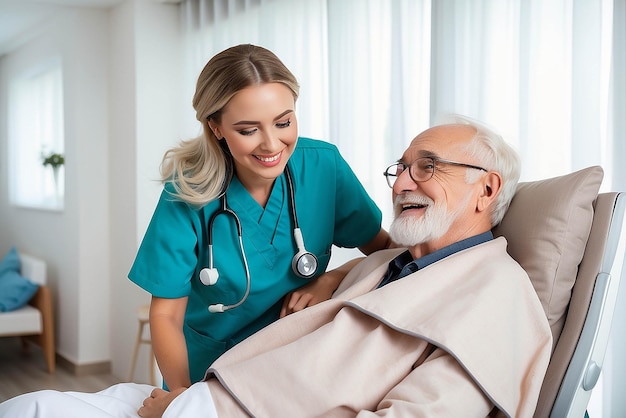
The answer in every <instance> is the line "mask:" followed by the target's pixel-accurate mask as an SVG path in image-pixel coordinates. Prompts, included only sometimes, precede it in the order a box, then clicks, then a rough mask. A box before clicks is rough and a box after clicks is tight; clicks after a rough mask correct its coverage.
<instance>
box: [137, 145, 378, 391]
mask: <svg viewBox="0 0 626 418" xmlns="http://www.w3.org/2000/svg"><path fill="white" fill-rule="evenodd" d="M288 164H289V169H290V171H291V176H292V179H293V184H294V193H295V203H296V214H297V217H298V223H299V226H300V229H301V231H302V236H303V239H304V244H305V247H306V249H307V250H308V251H310V252H312V253H313V254H315V256H316V257H317V259H318V267H317V270H316V273H315V277H317V276H319V275H320V274H322V273H323V272H324V271H325V270H326V267H327V266H328V262H329V259H330V255H331V246H332V245H333V244H334V245H336V246H339V247H349V248H354V247H358V246H361V245H364V244H366V243H368V242H369V241H371V240H372V239H373V238H374V237H375V236H376V234H377V233H378V231H379V230H380V228H381V220H382V214H381V212H380V210H379V209H378V207H377V206H376V204H375V203H374V202H373V201H372V200H371V198H370V197H369V196H368V194H367V193H366V191H365V189H364V188H363V186H362V185H361V183H360V182H359V180H358V179H357V177H356V176H355V174H354V173H353V171H352V170H351V169H350V167H349V166H348V164H347V163H346V162H345V160H344V159H343V158H342V157H341V155H340V154H339V152H338V150H337V148H336V147H335V146H334V145H332V144H330V143H327V142H323V141H318V140H313V139H308V138H299V139H298V143H297V145H296V148H295V150H294V153H293V155H292V156H291V158H290V160H289V163H288ZM171 191H172V188H171V185H166V187H165V189H164V190H163V192H162V194H161V197H160V199H159V202H158V203H157V206H156V209H155V211H154V214H153V216H152V220H151V221H150V224H149V225H148V229H147V231H146V234H145V236H144V238H143V241H142V243H141V245H140V247H139V250H138V252H137V256H136V258H135V262H134V263H133V266H132V268H131V270H130V273H129V275H128V277H129V278H130V280H132V281H133V282H135V283H136V284H137V285H139V286H140V287H142V288H143V289H145V290H146V291H148V292H149V293H151V294H152V295H154V296H156V297H161V298H180V297H185V296H187V297H188V298H189V299H188V303H187V311H186V314H185V323H184V327H183V331H184V334H185V339H186V342H187V351H188V358H189V370H190V378H191V382H192V383H195V382H197V381H200V380H202V378H203V376H204V373H205V371H206V369H207V368H208V367H209V366H210V365H211V363H212V362H213V361H214V360H215V359H217V357H219V356H220V355H221V354H223V353H224V352H225V351H226V350H228V349H229V348H230V347H232V346H234V345H235V344H237V343H238V342H240V341H241V340H243V339H244V338H246V337H248V336H250V335H251V334H253V333H254V332H256V331H258V330H259V329H261V328H263V327H265V326H266V325H269V324H270V323H271V322H273V321H275V320H277V319H278V317H279V312H280V307H281V305H282V299H283V297H284V296H285V295H286V294H287V293H289V292H291V291H293V290H295V289H297V288H299V287H301V286H303V285H305V284H307V283H308V282H309V280H308V279H303V278H301V277H298V276H296V274H295V273H294V272H293V271H292V269H291V260H292V258H293V256H294V255H295V254H296V253H297V252H298V249H297V245H296V243H295V241H294V238H293V228H294V221H293V219H292V214H291V209H290V204H289V194H288V188H287V182H286V178H285V175H284V173H283V174H281V175H280V176H279V177H278V178H277V180H276V182H275V183H274V186H273V189H272V192H271V194H270V197H269V200H268V202H267V204H266V206H265V208H263V207H261V206H260V205H259V204H258V203H257V202H256V201H255V200H254V199H253V198H252V196H251V195H250V194H249V193H248V191H247V190H246V189H245V188H244V187H243V185H242V184H241V183H240V181H239V179H238V178H237V177H236V176H235V177H234V178H233V179H232V181H231V183H230V185H229V187H228V189H227V192H226V196H227V201H228V206H229V207H230V208H231V209H232V210H233V211H234V212H235V213H236V214H237V216H238V218H239V220H240V222H241V227H242V239H243V246H244V249H245V255H246V259H247V261H248V266H249V270H250V280H251V288H250V294H249V296H248V298H247V299H246V300H245V302H244V303H243V304H242V305H240V306H239V307H236V308H233V309H231V310H228V311H226V312H224V313H209V312H208V306H209V305H211V304H216V303H222V304H224V305H231V304H235V303H237V302H238V301H239V300H240V299H241V298H242V297H243V295H244V293H245V289H246V274H245V268H244V264H243V259H242V254H241V250H240V246H239V237H238V233H237V227H236V224H235V221H234V219H233V217H232V216H230V215H224V214H221V215H218V216H217V217H216V218H215V220H214V222H213V226H212V233H213V266H214V267H216V268H217V269H218V271H219V279H218V281H217V283H216V284H215V285H213V286H205V285H203V284H202V283H201V282H200V279H199V277H198V274H199V272H200V270H202V269H203V268H204V267H208V266H209V261H208V230H209V225H208V223H209V219H210V218H211V215H212V214H213V213H214V212H215V211H216V210H217V209H218V208H219V207H220V202H219V200H215V201H212V202H209V203H208V204H207V205H206V206H204V207H202V208H200V209H198V208H194V207H192V206H190V205H188V204H186V203H184V202H181V201H180V200H177V199H176V198H175V197H173V196H172V195H171ZM203 224H204V228H203Z"/></svg>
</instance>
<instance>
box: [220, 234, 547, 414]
mask: <svg viewBox="0 0 626 418" xmlns="http://www.w3.org/2000/svg"><path fill="white" fill-rule="evenodd" d="M401 251H402V250H387V251H381V252H378V253H376V254H374V255H372V256H370V257H368V258H367V259H366V260H365V261H363V262H362V263H360V264H359V266H357V268H355V269H354V270H353V271H352V272H351V273H350V274H349V275H348V276H347V277H346V278H345V279H344V281H343V283H342V285H341V287H340V288H339V289H338V290H337V292H336V293H335V295H334V296H333V299H331V300H330V301H327V302H324V303H321V304H319V305H316V306H313V307H311V308H307V309H306V310H304V311H302V312H299V313H297V314H294V315H290V316H289V317H287V318H285V319H284V320H281V321H278V322H277V323H275V324H272V325H270V326H269V327H267V328H266V329H264V330H262V331H261V332H259V333H257V334H256V335H254V336H252V337H250V338H249V339H247V340H245V341H244V342H242V343H240V344H239V345H237V346H236V347H235V348H234V349H232V350H231V351H229V352H227V353H226V354H225V355H223V356H222V357H221V358H219V359H218V360H217V361H216V362H215V363H214V365H213V366H212V368H210V369H209V371H208V376H209V377H216V378H217V379H215V378H212V379H210V380H209V385H210V387H211V392H212V393H213V398H214V399H215V403H216V405H217V410H218V413H219V416H224V417H236V416H246V415H251V416H258V417H272V418H274V417H318V416H319V417H322V416H323V417H354V416H359V417H361V416H370V415H374V412H376V416H387V417H395V416H405V417H460V416H463V417H485V416H487V415H488V414H489V413H490V411H491V410H492V409H493V408H494V406H495V407H496V408H497V409H499V410H500V411H501V413H504V415H506V416H512V417H531V416H532V415H533V412H534V410H535V405H536V402H537V398H538V394H539V390H540V388H541V383H542V381H543V376H544V373H545V370H546V368H547V365H548V361H549V357H550V350H551V346H552V341H551V333H550V329H549V326H548V322H547V319H546V317H545V315H544V313H543V310H542V308H541V304H540V302H539V300H538V298H537V296H536V294H535V292H534V290H533V288H532V285H531V283H530V280H529V279H528V276H527V275H526V273H525V272H524V271H523V270H522V269H521V267H520V266H519V265H518V264H517V263H516V262H515V261H514V260H513V259H512V258H511V257H510V256H509V255H508V254H507V253H506V240H505V239H504V238H502V237H501V238H497V239H495V240H493V241H491V242H488V243H485V244H481V245H479V246H476V247H473V248H470V249H467V250H465V251H462V252H459V253H457V254H454V255H452V256H449V257H447V258H445V259H443V260H441V261H439V262H437V263H434V264H432V265H430V266H428V267H426V268H424V269H422V270H420V271H418V272H416V273H413V274H411V275H409V276H407V277H405V278H403V279H401V280H398V281H396V282H393V283H391V284H389V285H387V286H384V287H382V288H380V289H376V286H377V284H378V282H379V281H380V279H381V277H382V275H383V274H384V272H385V271H386V269H387V264H388V262H389V261H390V260H391V259H392V258H393V257H395V256H396V255H397V254H399V252H401ZM372 289H375V290H373V291H370V290H372Z"/></svg>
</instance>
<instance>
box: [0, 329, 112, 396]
mask: <svg viewBox="0 0 626 418" xmlns="http://www.w3.org/2000/svg"><path fill="white" fill-rule="evenodd" d="M28 348H29V350H28V351H27V352H24V350H23V349H22V344H21V341H20V339H19V338H17V337H15V338H13V337H4V338H0V402H2V401H5V400H7V399H9V398H12V397H14V396H17V395H20V394H22V393H26V392H32V391H35V390H42V389H55V390H62V391H80V392H97V391H99V390H102V389H104V388H106V387H108V386H111V385H113V384H115V383H119V382H120V380H119V379H117V378H116V377H114V376H113V375H110V374H99V375H91V376H80V377H77V376H74V375H73V374H71V373H69V372H68V371H67V370H65V369H63V368H62V367H58V366H57V367H56V370H55V372H54V374H50V373H48V369H47V368H46V362H45V361H44V358H43V353H42V352H41V349H40V348H39V347H37V346H35V345H32V344H29V345H28Z"/></svg>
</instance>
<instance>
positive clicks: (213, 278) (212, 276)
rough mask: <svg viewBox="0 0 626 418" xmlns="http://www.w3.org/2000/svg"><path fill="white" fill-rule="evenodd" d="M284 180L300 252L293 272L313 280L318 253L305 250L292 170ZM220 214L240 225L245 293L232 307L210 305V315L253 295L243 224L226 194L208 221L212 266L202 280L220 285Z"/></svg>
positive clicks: (203, 270)
mask: <svg viewBox="0 0 626 418" xmlns="http://www.w3.org/2000/svg"><path fill="white" fill-rule="evenodd" d="M285 177H286V179H287V190H288V193H289V206H290V209H291V216H292V217H293V224H294V229H293V238H294V240H295V242H296V246H297V247H298V252H297V253H296V255H294V256H293V258H292V259H291V269H292V270H293V272H294V273H295V274H296V275H297V276H299V277H302V278H303V279H310V278H311V277H313V275H314V274H315V270H317V257H315V254H313V253H311V252H309V251H307V249H306V248H305V247H304V239H303V238H302V231H301V230H300V226H299V224H298V216H297V214H296V202H295V197H294V189H293V181H292V180H291V172H290V171H289V167H288V166H285ZM219 215H230V216H231V217H232V218H233V219H234V220H235V224H236V226H237V236H238V238H239V249H240V250H241V259H242V260H243V266H244V269H245V271H246V291H245V293H244V295H243V297H242V298H241V299H240V300H239V302H237V303H235V304H232V305H224V304H223V303H216V304H213V305H209V312H212V313H216V312H219V313H221V312H225V311H227V310H229V309H233V308H236V307H238V306H241V304H243V303H244V302H245V301H246V299H248V296H249V295H250V268H249V267H248V260H247V258H246V252H245V250H244V248H243V238H242V234H241V222H240V221H239V217H238V216H237V214H236V213H235V211H233V210H232V209H231V208H230V207H229V206H228V202H227V199H226V192H225V191H224V193H223V194H222V195H221V196H220V208H219V209H218V210H216V211H215V212H214V213H213V215H211V218H210V219H209V233H208V235H209V237H208V246H209V267H205V268H203V269H202V270H200V274H199V276H200V281H201V282H202V284H204V285H205V286H213V285H215V283H217V279H218V278H219V273H218V271H217V268H214V267H213V222H215V218H217V217H218V216H219Z"/></svg>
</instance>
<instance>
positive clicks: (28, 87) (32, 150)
mask: <svg viewBox="0 0 626 418" xmlns="http://www.w3.org/2000/svg"><path fill="white" fill-rule="evenodd" d="M62 75H63V74H62V66H61V60H60V59H53V60H51V61H49V62H46V63H45V64H42V65H40V66H37V67H35V68H32V69H30V70H28V71H25V72H23V73H22V74H20V75H18V76H16V77H15V78H14V79H13V80H11V81H10V82H9V103H8V115H9V118H8V143H9V199H10V202H11V203H12V204H13V205H16V206H25V207H33V208H41V209H53V210H60V209H63V206H64V204H63V201H64V199H63V196H64V194H65V185H64V183H65V168H64V167H65V165H64V141H63V136H64V129H63V77H62ZM44 162H45V164H44Z"/></svg>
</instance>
